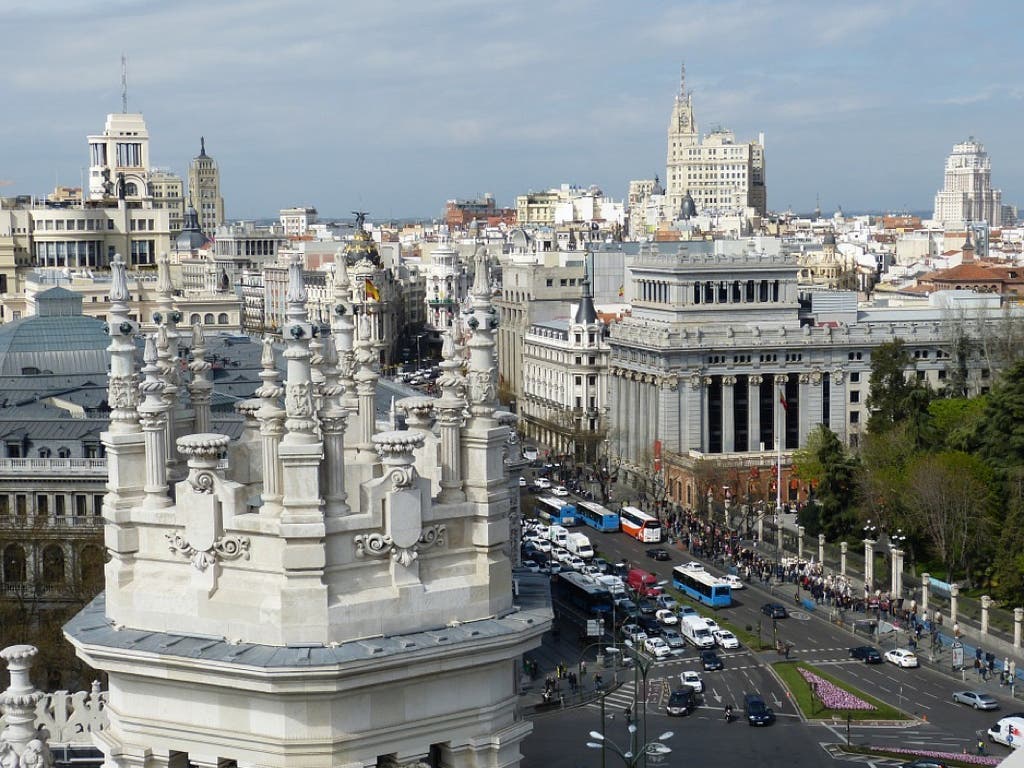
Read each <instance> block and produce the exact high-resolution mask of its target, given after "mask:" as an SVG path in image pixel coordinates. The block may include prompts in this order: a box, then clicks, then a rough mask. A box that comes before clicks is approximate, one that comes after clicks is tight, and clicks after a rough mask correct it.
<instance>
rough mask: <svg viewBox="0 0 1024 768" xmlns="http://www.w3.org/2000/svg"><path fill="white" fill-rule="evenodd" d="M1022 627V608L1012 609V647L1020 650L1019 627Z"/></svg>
mask: <svg viewBox="0 0 1024 768" xmlns="http://www.w3.org/2000/svg"><path fill="white" fill-rule="evenodd" d="M1022 625H1024V608H1014V609H1013V647H1014V648H1018V649H1019V648H1020V643H1021V626H1022Z"/></svg>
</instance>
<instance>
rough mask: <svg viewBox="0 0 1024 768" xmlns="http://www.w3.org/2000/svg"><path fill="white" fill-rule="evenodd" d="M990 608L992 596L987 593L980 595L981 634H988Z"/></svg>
mask: <svg viewBox="0 0 1024 768" xmlns="http://www.w3.org/2000/svg"><path fill="white" fill-rule="evenodd" d="M991 608H992V598H991V597H990V596H989V595H982V596H981V634H983V635H987V634H988V614H989V610H990V609H991Z"/></svg>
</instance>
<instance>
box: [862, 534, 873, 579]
mask: <svg viewBox="0 0 1024 768" xmlns="http://www.w3.org/2000/svg"><path fill="white" fill-rule="evenodd" d="M874 588H875V540H874V539H864V591H865V592H871V591H872V590H873V589H874Z"/></svg>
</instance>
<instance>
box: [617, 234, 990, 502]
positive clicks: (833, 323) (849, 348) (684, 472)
mask: <svg viewBox="0 0 1024 768" xmlns="http://www.w3.org/2000/svg"><path fill="white" fill-rule="evenodd" d="M798 269H799V266H798V264H797V262H796V259H795V257H794V256H793V255H792V254H787V253H785V252H783V251H782V250H781V249H780V248H779V242H778V241H777V240H774V239H772V238H760V237H759V238H751V239H750V240H746V241H735V242H733V243H732V244H730V243H728V242H727V241H716V242H714V243H709V244H701V243H690V244H682V243H681V244H679V245H678V247H677V250H676V252H674V253H673V252H666V251H664V250H658V249H657V248H655V244H653V243H650V244H645V245H644V246H643V247H641V249H640V253H639V255H638V256H637V257H636V259H635V260H634V261H633V263H632V264H631V266H630V270H629V271H630V285H629V287H628V292H629V294H630V295H631V296H632V313H631V314H630V315H629V316H626V317H624V318H623V319H622V320H621V321H620V322H618V323H615V324H614V325H612V326H611V333H610V336H609V339H608V342H609V345H610V347H611V354H610V361H609V366H610V373H609V400H610V412H609V441H610V452H611V454H613V455H614V456H616V457H617V458H618V459H619V460H620V461H621V466H622V469H623V470H624V471H626V472H627V473H631V474H633V475H634V476H635V477H637V478H639V479H645V478H650V476H651V475H652V474H654V473H657V474H661V479H662V480H663V481H664V482H665V484H666V488H667V492H668V496H669V497H670V498H672V499H674V500H675V501H677V502H678V503H681V504H684V505H688V506H695V505H696V504H697V503H698V501H699V500H700V499H702V498H703V495H704V493H705V490H704V489H701V488H699V487H698V486H699V485H700V483H699V482H698V478H697V477H696V474H697V472H696V466H697V465H698V464H699V463H700V462H701V461H702V460H704V459H711V460H713V462H717V463H719V464H721V465H729V464H732V465H735V466H737V467H743V468H745V470H753V469H755V468H757V469H758V473H755V474H760V475H763V477H765V478H767V477H769V471H770V468H771V467H772V465H773V464H774V463H775V451H776V449H777V448H780V447H781V450H782V451H783V453H784V454H785V455H786V463H787V464H788V463H789V461H788V459H789V456H790V454H791V452H792V451H794V450H796V449H798V448H801V447H803V446H805V445H806V442H807V436H808V434H809V433H810V432H811V430H813V429H814V428H815V427H816V426H817V425H819V424H823V425H825V426H827V427H828V428H829V429H831V430H832V431H833V432H835V433H836V434H837V435H838V436H839V439H840V440H842V441H844V442H846V443H848V444H851V445H854V444H856V443H857V442H858V440H859V437H860V434H861V432H862V430H863V429H864V427H865V425H866V423H867V420H868V416H869V414H868V412H867V410H866V402H867V397H868V385H869V378H870V373H871V353H872V350H873V349H874V348H876V347H877V346H879V345H880V344H883V343H885V342H890V341H893V340H894V339H897V338H900V339H903V340H904V342H905V343H906V346H907V349H908V352H909V353H910V355H911V356H912V360H913V366H912V370H908V372H907V375H908V376H915V377H916V378H917V379H918V380H921V381H924V382H927V383H928V384H930V385H931V386H932V387H934V388H941V387H942V385H943V383H944V381H945V379H946V376H947V373H948V371H949V370H950V368H951V359H950V351H951V349H952V346H953V339H954V337H955V335H956V333H955V329H954V325H955V324H957V323H960V324H962V327H963V328H964V329H966V330H967V331H968V332H969V333H983V332H984V327H985V324H986V322H996V321H997V317H998V315H999V313H1000V311H1001V310H1000V309H999V308H998V307H997V306H993V305H991V304H990V305H985V304H982V303H980V302H978V301H977V300H975V299H974V298H972V297H970V296H967V297H965V296H962V295H959V294H956V293H940V294H935V295H933V296H932V297H930V298H929V300H928V303H924V302H921V303H917V304H915V305H911V306H906V307H892V308H890V307H888V306H884V305H881V304H879V305H874V306H858V303H857V297H856V294H855V293H853V292H847V291H828V290H810V289H808V290H806V291H801V289H800V287H799V286H798V285H797V274H798ZM992 299H993V301H994V302H995V303H996V304H997V303H998V299H997V298H996V297H992ZM968 369H969V370H971V372H972V373H971V378H970V380H969V386H970V388H971V389H972V390H973V391H974V392H982V391H984V390H985V388H986V387H987V386H988V376H989V371H988V369H987V367H986V366H984V365H982V363H981V361H980V360H971V361H968ZM780 443H781V446H780ZM762 469H763V470H764V472H763V473H762V472H760V470H762ZM662 473H663V474H662ZM760 490H763V489H760ZM799 490H800V489H798V488H792V487H790V488H789V489H788V490H787V496H788V495H789V494H790V493H793V494H795V493H797V492H798V491H799ZM793 500H796V497H795V496H794V497H793Z"/></svg>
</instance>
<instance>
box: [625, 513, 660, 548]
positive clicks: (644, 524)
mask: <svg viewBox="0 0 1024 768" xmlns="http://www.w3.org/2000/svg"><path fill="white" fill-rule="evenodd" d="M619 525H621V526H622V532H623V533H628V534H629V535H630V536H632V537H633V538H634V539H637V540H638V541H642V542H644V543H647V544H658V543H660V542H661V523H660V522H658V518H656V517H651V516H650V515H648V514H647V513H646V512H641V511H640V510H639V509H637V508H636V507H623V508H622V509H620V510H619Z"/></svg>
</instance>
